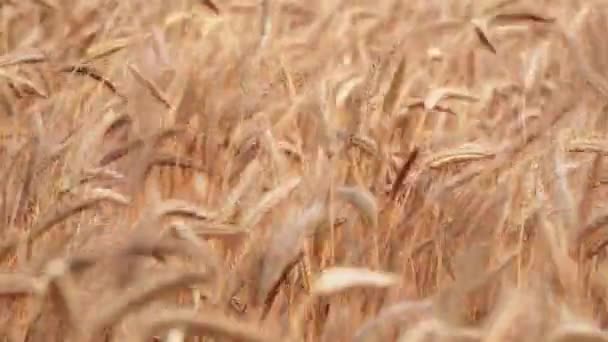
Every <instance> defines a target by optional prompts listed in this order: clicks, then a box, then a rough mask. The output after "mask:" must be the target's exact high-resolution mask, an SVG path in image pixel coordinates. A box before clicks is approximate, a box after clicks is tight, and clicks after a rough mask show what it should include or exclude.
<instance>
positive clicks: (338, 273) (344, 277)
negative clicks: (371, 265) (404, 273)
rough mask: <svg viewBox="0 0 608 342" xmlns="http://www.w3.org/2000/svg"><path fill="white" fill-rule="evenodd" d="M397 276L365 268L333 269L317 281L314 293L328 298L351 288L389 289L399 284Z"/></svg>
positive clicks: (327, 270) (320, 276)
mask: <svg viewBox="0 0 608 342" xmlns="http://www.w3.org/2000/svg"><path fill="white" fill-rule="evenodd" d="M398 282H399V278H398V277H397V275H395V274H392V273H387V272H380V271H372V270H368V269H363V268H351V267H332V268H329V269H326V270H324V271H323V272H322V273H321V274H320V275H319V277H318V278H317V279H316V280H315V282H314V284H313V287H312V293H313V294H314V295H317V296H328V295H332V294H335V293H338V292H342V291H345V290H348V289H351V288H357V287H371V288H387V287H390V286H394V285H396V284H398Z"/></svg>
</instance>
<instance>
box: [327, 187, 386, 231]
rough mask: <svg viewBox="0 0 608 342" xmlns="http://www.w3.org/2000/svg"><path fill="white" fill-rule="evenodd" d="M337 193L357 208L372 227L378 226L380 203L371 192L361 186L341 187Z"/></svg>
mask: <svg viewBox="0 0 608 342" xmlns="http://www.w3.org/2000/svg"><path fill="white" fill-rule="evenodd" d="M336 194H337V195H338V196H340V197H342V198H343V199H344V200H346V201H347V202H349V203H350V204H352V205H353V206H354V207H355V208H357V210H358V211H359V214H360V215H361V217H362V218H363V219H364V220H366V221H367V222H368V224H369V225H370V226H371V227H372V228H377V227H378V203H377V201H376V197H375V196H374V195H373V194H372V193H371V192H369V191H367V190H366V189H363V188H359V187H339V188H338V189H336Z"/></svg>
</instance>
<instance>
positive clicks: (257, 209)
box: [240, 177, 302, 228]
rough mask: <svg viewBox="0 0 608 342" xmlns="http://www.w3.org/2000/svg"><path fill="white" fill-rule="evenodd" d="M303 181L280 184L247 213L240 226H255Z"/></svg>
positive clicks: (293, 179)
mask: <svg viewBox="0 0 608 342" xmlns="http://www.w3.org/2000/svg"><path fill="white" fill-rule="evenodd" d="M301 180H302V179H301V178H300V177H293V178H289V179H287V180H285V181H283V182H282V183H281V184H279V186H277V187H276V188H275V189H273V190H271V191H269V192H267V193H266V194H264V196H262V198H261V199H260V201H259V202H258V203H257V204H256V205H255V206H253V207H251V208H250V209H249V210H248V211H247V212H245V214H244V216H243V218H242V219H241V221H240V222H241V224H240V225H241V226H242V227H244V228H251V227H253V226H255V225H256V224H257V223H258V222H259V220H260V219H261V218H262V217H263V216H264V215H265V214H266V213H267V212H268V211H270V210H271V209H272V208H273V207H274V206H276V205H277V204H279V203H280V202H281V201H283V200H284V199H285V198H287V196H289V194H290V193H291V192H292V191H293V190H294V189H295V188H296V187H298V185H300V182H301Z"/></svg>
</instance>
